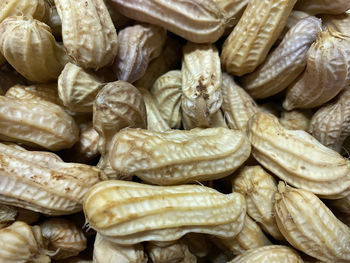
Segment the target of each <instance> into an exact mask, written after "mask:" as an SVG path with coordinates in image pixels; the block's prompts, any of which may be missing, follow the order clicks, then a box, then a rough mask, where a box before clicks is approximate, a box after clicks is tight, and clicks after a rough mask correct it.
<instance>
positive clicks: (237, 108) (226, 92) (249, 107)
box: [221, 73, 259, 131]
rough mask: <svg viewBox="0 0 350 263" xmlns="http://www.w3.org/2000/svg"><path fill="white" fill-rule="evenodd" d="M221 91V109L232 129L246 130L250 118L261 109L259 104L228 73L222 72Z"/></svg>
mask: <svg viewBox="0 0 350 263" xmlns="http://www.w3.org/2000/svg"><path fill="white" fill-rule="evenodd" d="M221 91H222V97H223V101H222V106H221V109H222V111H223V113H224V116H225V120H226V122H227V124H228V126H229V127H230V128H231V129H238V130H242V131H244V130H245V129H246V126H247V122H248V120H249V118H250V117H251V116H252V115H254V113H255V112H258V111H259V108H258V105H257V104H256V103H255V101H254V100H253V98H252V97H250V95H249V94H247V92H245V91H244V90H243V89H242V88H241V87H240V86H239V85H238V84H236V82H235V81H234V79H233V77H232V76H230V75H229V74H227V73H223V74H222V86H221Z"/></svg>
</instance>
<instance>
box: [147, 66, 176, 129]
mask: <svg viewBox="0 0 350 263" xmlns="http://www.w3.org/2000/svg"><path fill="white" fill-rule="evenodd" d="M150 92H151V93H152V95H153V97H154V99H155V100H156V101H157V103H158V106H159V112H160V114H161V116H162V118H163V119H164V120H165V122H166V123H167V124H168V125H169V126H170V127H171V128H173V129H179V128H180V126H181V97H182V74H181V71H180V70H172V71H168V72H167V73H165V74H163V75H162V76H160V77H159V78H158V79H157V80H156V81H155V82H154V84H153V86H152V88H151V89H150Z"/></svg>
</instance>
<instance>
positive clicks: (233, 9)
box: [213, 0, 249, 33]
mask: <svg viewBox="0 0 350 263" xmlns="http://www.w3.org/2000/svg"><path fill="white" fill-rule="evenodd" d="M213 2H214V3H215V4H216V5H217V6H218V7H219V8H220V9H221V10H223V11H224V12H225V13H226V15H225V16H226V19H227V21H226V22H225V27H226V28H232V27H233V26H235V25H236V24H237V23H238V21H239V19H240V17H241V16H242V14H243V11H244V9H245V8H246V7H247V4H248V3H249V0H213ZM225 33H226V32H225Z"/></svg>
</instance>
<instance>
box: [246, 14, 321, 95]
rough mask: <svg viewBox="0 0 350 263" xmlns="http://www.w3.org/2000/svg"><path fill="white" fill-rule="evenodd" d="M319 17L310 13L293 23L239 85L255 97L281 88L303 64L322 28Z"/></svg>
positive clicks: (294, 75)
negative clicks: (264, 58) (276, 45)
mask: <svg viewBox="0 0 350 263" xmlns="http://www.w3.org/2000/svg"><path fill="white" fill-rule="evenodd" d="M321 29H322V28H321V20H320V19H318V18H316V17H314V16H309V17H307V18H304V19H302V20H300V21H299V22H298V23H296V24H295V25H294V26H293V27H292V28H291V29H290V30H289V31H288V33H287V34H286V35H285V36H284V38H283V40H282V42H281V43H280V44H279V46H278V47H277V48H276V49H274V50H273V51H272V52H271V53H270V54H269V55H268V56H267V58H266V60H265V61H264V62H263V64H261V65H260V66H259V67H258V68H257V69H256V70H255V71H254V72H252V73H250V74H248V75H246V76H244V77H243V78H242V79H241V84H242V87H243V88H244V89H245V90H246V91H247V92H248V93H249V94H250V95H251V96H252V97H253V98H256V99H261V98H266V97H270V96H272V95H275V94H277V93H278V92H280V91H282V90H284V89H285V88H287V87H288V85H290V84H291V83H292V82H293V80H295V79H296V78H297V77H298V76H299V75H300V74H301V73H302V72H303V70H304V68H305V66H306V57H307V56H306V54H307V51H308V50H309V48H310V46H311V44H312V43H313V42H315V40H316V37H317V34H318V32H320V31H321Z"/></svg>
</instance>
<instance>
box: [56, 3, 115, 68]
mask: <svg viewBox="0 0 350 263" xmlns="http://www.w3.org/2000/svg"><path fill="white" fill-rule="evenodd" d="M55 4H56V8H57V13H58V15H59V16H60V18H61V21H62V38H63V44H64V46H65V48H66V50H67V53H68V55H69V56H70V57H71V58H72V60H73V61H74V63H75V64H77V65H79V66H81V67H83V68H92V69H95V70H97V69H99V68H102V67H104V66H108V65H111V64H112V63H113V60H114V58H115V56H116V55H117V51H118V40H117V32H116V30H115V28H114V25H113V22H112V19H111V17H110V15H109V13H108V10H107V7H106V5H105V3H104V1H103V0H55Z"/></svg>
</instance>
